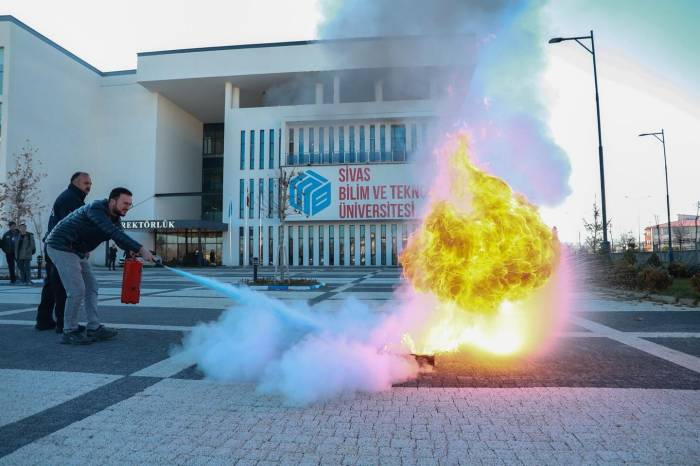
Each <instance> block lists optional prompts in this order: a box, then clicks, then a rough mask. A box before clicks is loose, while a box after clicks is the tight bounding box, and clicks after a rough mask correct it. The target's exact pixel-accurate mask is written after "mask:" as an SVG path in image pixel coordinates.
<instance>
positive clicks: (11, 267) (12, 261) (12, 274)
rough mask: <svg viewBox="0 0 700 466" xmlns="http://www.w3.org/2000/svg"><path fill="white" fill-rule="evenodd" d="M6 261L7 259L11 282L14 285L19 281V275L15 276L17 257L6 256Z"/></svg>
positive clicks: (12, 255)
mask: <svg viewBox="0 0 700 466" xmlns="http://www.w3.org/2000/svg"><path fill="white" fill-rule="evenodd" d="M5 259H7V269H8V270H9V272H10V282H12V283H14V282H16V281H17V275H15V255H14V254H5Z"/></svg>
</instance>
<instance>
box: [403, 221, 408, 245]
mask: <svg viewBox="0 0 700 466" xmlns="http://www.w3.org/2000/svg"><path fill="white" fill-rule="evenodd" d="M406 243H408V225H407V224H405V223H402V224H401V250H402V251H403V250H404V249H406Z"/></svg>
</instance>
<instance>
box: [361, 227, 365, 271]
mask: <svg viewBox="0 0 700 466" xmlns="http://www.w3.org/2000/svg"><path fill="white" fill-rule="evenodd" d="M360 265H365V226H364V225H360Z"/></svg>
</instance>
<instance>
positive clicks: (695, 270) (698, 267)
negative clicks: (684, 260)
mask: <svg viewBox="0 0 700 466" xmlns="http://www.w3.org/2000/svg"><path fill="white" fill-rule="evenodd" d="M699 273H700V264H690V265H689V266H688V276H689V277H692V276H694V275H696V274H699Z"/></svg>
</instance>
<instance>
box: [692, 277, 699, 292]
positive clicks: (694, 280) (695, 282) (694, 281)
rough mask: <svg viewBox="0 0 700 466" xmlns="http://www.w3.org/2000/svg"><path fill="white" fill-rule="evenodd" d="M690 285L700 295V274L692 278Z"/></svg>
mask: <svg viewBox="0 0 700 466" xmlns="http://www.w3.org/2000/svg"><path fill="white" fill-rule="evenodd" d="M690 284H691V285H692V286H693V288H695V291H697V292H698V293H700V272H699V273H696V274H695V275H693V276H692V277H691V278H690Z"/></svg>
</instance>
